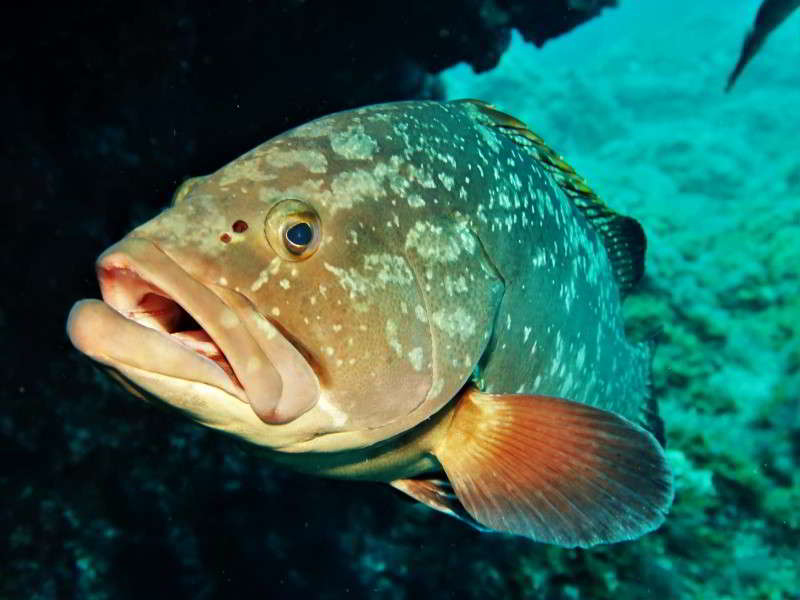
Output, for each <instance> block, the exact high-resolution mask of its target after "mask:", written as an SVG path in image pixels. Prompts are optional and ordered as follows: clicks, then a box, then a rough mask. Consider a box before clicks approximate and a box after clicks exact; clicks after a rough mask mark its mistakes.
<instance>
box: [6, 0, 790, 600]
mask: <svg viewBox="0 0 800 600" xmlns="http://www.w3.org/2000/svg"><path fill="white" fill-rule="evenodd" d="M526 1H530V0H515V2H517V3H518V4H517V5H518V6H521V5H523V4H524V3H525V2H526ZM536 1H538V0H536ZM542 1H544V0H542ZM550 1H552V2H553V3H557V0H550ZM571 1H572V2H575V3H577V2H578V0H571ZM583 1H584V2H585V1H586V0H583ZM511 2H512V0H495V2H494V3H489V2H486V3H483V0H472V1H471V2H465V3H464V4H465V5H470V6H471V7H473V8H472V10H477V9H476V8H474V7H475V6H477V5H479V4H480V5H481V6H484V5H485V6H486V7H489V8H488V9H487V10H488V13H487V14H488V15H489V17H488V18H496V17H497V15H496V14H494V13H492V11H491V5H492V4H494V5H500V6H505V5H507V4H510V3H511ZM279 4H280V3H274V6H277V5H279ZM306 4H313V3H302V2H296V1H295V2H285V3H283V4H281V7H282V8H281V14H283V9H286V11H287V12H286V14H287V15H288V17H287V18H286V19H284V20H283V21H280V20H279V22H280V23H282V25H281V27H275V26H274V24H273V23H274V22H273V21H272V17H276V15H277V13H275V14H270V15H269V17H270V18H269V19H267V20H266V24H264V23H262V21H261V20H260V19H261V18H262V14H261V13H260V12H259V11H260V7H259V5H258V3H250V4H248V5H247V6H248V7H249V8H248V9H247V10H242V11H237V10H234V8H233V7H232V6H229V5H225V6H224V7H222V5H220V7H218V8H217V9H208V10H207V7H206V6H205V5H197V6H194V5H192V6H189V5H187V4H185V3H183V4H182V3H175V4H174V5H173V4H171V3H162V4H159V7H160V9H159V10H155V9H153V10H152V12H151V9H150V8H148V7H147V6H144V8H143V9H142V8H140V7H133V8H132V7H131V6H129V5H124V4H120V5H119V6H118V7H117V6H111V5H108V6H106V5H103V6H100V5H98V6H97V7H94V9H91V8H89V7H87V8H86V14H84V12H83V11H75V10H74V9H72V8H70V7H68V6H66V7H63V8H62V9H60V12H59V11H58V10H56V11H55V12H52V13H48V14H47V15H44V14H39V13H38V12H37V14H36V15H35V19H33V21H34V26H33V27H32V33H30V34H29V33H28V31H26V30H25V29H24V28H20V32H19V38H20V40H19V43H16V41H15V40H13V38H10V39H11V42H10V43H7V45H6V47H4V48H3V49H2V50H1V51H0V64H2V65H3V66H4V67H5V68H6V69H7V70H8V72H9V73H8V77H7V78H6V79H7V81H6V83H7V84H8V85H7V88H8V90H9V91H10V92H11V94H9V100H10V101H9V102H6V100H7V99H6V98H5V96H3V97H2V98H0V105H2V106H3V107H5V108H6V110H5V111H4V114H7V115H10V117H11V118H9V119H8V121H9V123H8V126H7V129H6V135H7V138H8V139H5V140H4V141H6V142H7V144H6V145H4V147H3V149H2V152H3V155H2V161H0V171H2V167H5V171H3V173H4V174H5V175H6V176H5V178H4V179H3V181H4V182H5V183H6V185H7V189H6V191H5V192H4V194H5V195H4V198H6V199H7V200H8V201H9V205H10V206H11V208H10V209H9V210H8V211H6V215H5V220H4V224H5V226H6V227H8V229H9V230H10V234H7V235H5V236H3V238H2V239H3V240H4V241H5V242H6V244H7V247H6V252H4V253H0V257H2V259H4V260H5V262H4V263H3V264H4V265H5V270H4V273H3V282H4V286H5V288H4V291H5V295H4V296H3V298H4V300H3V303H2V305H0V331H1V332H2V333H1V334H0V337H1V338H2V341H5V342H6V343H7V346H8V348H7V349H5V351H4V352H1V353H0V355H2V357H3V358H4V360H3V361H2V362H0V373H2V376H3V377H4V383H3V384H2V386H0V387H1V388H2V392H0V396H2V402H0V406H2V408H0V463H2V468H0V496H2V499H3V500H2V501H3V504H2V506H3V509H4V511H3V517H4V518H3V517H0V558H2V560H0V600H5V599H6V598H9V599H16V598H26V599H27V598H32V599H36V600H61V599H63V598H79V599H81V600H83V599H92V600H107V599H112V598H113V599H115V600H116V599H123V600H124V599H128V598H131V599H133V598H136V599H139V598H142V597H145V598H153V599H155V598H162V597H163V598H171V599H173V598H191V599H192V600H195V599H200V600H208V599H213V598H292V599H294V598H313V599H317V598H319V599H326V600H327V599H337V598H350V599H360V598H370V599H371V598H378V599H383V598H387V599H390V600H405V599H411V598H431V597H435V598H437V599H438V598H440V597H441V598H456V599H460V598H465V599H475V600H484V599H506V598H509V599H514V600H517V599H526V600H528V599H530V600H534V599H540V598H542V599H546V600H562V599H564V600H572V599H589V600H593V599H598V600H605V599H619V600H638V599H647V600H649V599H659V600H660V599H676V600H683V599H687V600H707V599H711V600H716V599H730V600H739V599H744V600H773V599H775V600H798V599H799V598H800V591H799V590H800V567H798V564H800V548H799V546H800V544H799V543H798V539H800V475H798V473H799V472H800V469H799V468H800V341H798V328H799V327H800V325H798V324H799V323H800V152H798V135H799V134H800V69H798V65H800V11H798V14H796V15H794V16H793V17H792V18H790V19H789V20H787V22H786V23H784V24H783V25H782V26H781V27H780V28H779V29H778V30H777V31H776V32H775V33H774V34H773V35H772V36H771V38H770V39H769V40H768V42H767V44H766V45H765V47H764V48H763V50H762V51H761V53H760V54H759V55H758V56H757V57H756V58H755V60H753V62H752V63H751V64H750V65H749V66H748V67H747V68H746V70H745V71H744V73H743V75H742V76H741V77H740V79H739V81H738V82H737V84H736V86H735V88H734V89H733V91H732V93H730V94H725V93H724V92H723V88H724V86H725V82H726V79H727V77H728V73H729V72H730V70H731V69H732V67H733V65H734V63H735V62H736V58H737V56H738V53H739V49H740V47H741V43H742V39H743V37H744V35H745V32H746V31H747V29H748V28H749V26H750V24H751V22H752V20H753V17H754V15H755V12H756V10H757V8H758V6H759V4H760V0H739V1H735V0H695V1H693V2H689V1H687V0H621V2H620V7H618V8H616V9H613V10H606V11H605V12H604V13H603V14H602V16H600V17H598V18H596V19H593V20H592V21H590V22H588V23H586V24H584V25H581V26H580V27H578V28H577V29H575V30H573V31H571V32H570V33H568V34H566V35H563V36H562V37H560V38H557V39H554V40H551V41H549V42H548V43H547V44H546V45H545V46H544V47H543V48H541V49H537V48H535V47H533V46H531V45H529V44H527V43H525V42H523V41H522V40H520V39H519V38H518V37H515V38H514V40H513V42H512V45H511V47H510V49H509V50H508V52H507V53H506V54H505V55H504V57H503V59H502V61H501V63H500V65H499V66H498V67H497V68H496V69H493V70H491V71H489V72H486V73H482V74H478V75H476V74H474V73H473V72H472V71H471V69H470V68H469V67H467V66H457V67H455V68H452V69H450V70H448V71H446V72H444V73H442V74H439V75H437V76H436V77H438V78H439V81H440V82H441V86H438V85H431V86H430V87H429V88H428V89H429V90H439V89H442V90H444V93H445V94H446V96H447V97H449V98H463V97H473V98H480V99H483V100H486V101H489V102H492V103H494V104H495V105H496V106H498V107H499V108H500V109H502V110H504V111H506V112H508V113H510V114H513V115H515V116H517V117H519V118H520V119H523V120H524V121H526V122H527V123H528V124H529V126H530V128H531V129H532V130H534V131H535V132H537V133H539V134H540V135H541V136H542V137H543V138H544V139H545V140H546V141H547V142H548V143H549V144H550V145H551V146H552V147H554V148H555V149H556V150H558V151H559V152H560V153H561V154H562V155H563V156H564V157H565V159H566V160H567V161H568V162H569V163H570V164H572V165H573V166H574V167H576V169H577V170H578V171H579V172H580V173H581V174H582V175H583V176H584V177H585V178H586V179H587V181H588V182H589V184H590V185H591V186H592V187H593V188H594V189H595V190H596V191H597V192H598V194H599V196H600V197H601V198H602V199H604V200H605V201H606V202H607V203H608V204H609V205H610V206H611V207H613V208H615V209H617V210H618V211H620V212H622V213H624V214H627V215H631V216H633V217H635V218H636V219H637V220H638V221H639V222H641V224H642V225H643V227H644V229H645V231H646V233H647V237H648V241H649V247H648V253H647V261H646V275H645V278H644V280H643V281H642V282H641V284H640V285H639V286H638V288H637V290H636V292H635V293H634V294H632V295H631V296H630V297H628V299H627V300H626V303H625V311H626V315H627V326H628V329H629V331H628V335H629V337H630V338H631V339H642V338H644V337H647V336H649V335H650V334H652V332H653V331H654V330H657V329H660V330H661V331H662V334H661V336H660V345H659V346H658V349H657V352H656V355H655V359H654V364H653V368H654V382H653V384H654V391H655V393H656V395H657V397H658V398H659V400H660V406H661V414H662V416H663V417H664V420H665V422H666V427H667V457H668V460H669V461H670V463H671V465H672V468H673V471H674V473H675V485H676V497H675V502H674V505H673V507H672V510H671V512H670V514H669V515H668V518H667V520H666V522H665V523H664V525H663V526H662V527H660V528H659V529H658V530H657V531H655V532H653V533H651V534H648V535H646V536H644V537H642V538H641V539H638V540H636V541H632V542H628V543H621V544H615V545H611V546H600V547H594V548H592V549H589V550H581V549H563V548H557V547H553V546H547V545H543V544H537V543H534V542H532V541H530V540H528V539H523V538H520V537H513V536H508V535H502V534H489V533H482V532H479V531H477V530H475V529H472V528H470V527H469V526H467V525H465V524H464V523H462V522H460V521H457V520H456V519H452V518H449V517H446V516H444V515H441V514H439V513H436V512H434V511H432V510H429V509H428V508H426V507H424V506H422V505H420V504H418V503H415V502H412V501H408V499H407V498H405V497H404V496H402V495H401V494H400V493H399V492H395V491H393V490H392V489H391V488H390V487H389V486H387V485H384V484H377V483H365V482H352V481H336V480H326V479H322V478H316V477H310V476H306V475H301V474H298V473H294V472H291V471H289V470H287V469H283V468H280V467H278V466H276V465H274V464H272V463H271V462H269V461H266V460H264V459H263V457H261V456H258V455H256V454H253V453H251V452H246V451H244V450H243V448H242V445H241V444H240V443H238V442H237V441H236V440H234V439H232V438H229V437H225V436H223V435H220V434H218V433H217V432H214V431H211V430H210V429H207V428H204V427H201V426H198V425H197V424H195V423H192V422H191V421H190V420H188V419H186V418H184V417H183V416H182V415H177V414H173V413H169V412H166V411H163V410H161V409H160V407H158V406H156V405H155V404H148V403H145V402H142V401H141V400H140V399H139V398H136V397H134V396H132V395H130V394H128V393H126V392H125V391H124V390H121V389H119V387H118V386H117V385H116V384H115V383H114V382H113V381H111V380H110V379H109V378H107V377H105V376H104V375H102V374H101V373H100V372H99V371H98V370H97V369H95V368H94V367H93V366H92V364H91V363H90V361H89V360H88V359H87V358H86V357H85V356H83V355H81V354H80V353H79V352H77V351H76V350H75V349H74V348H72V346H71V344H70V343H69V340H68V339H67V337H66V336H65V335H64V321H65V318H66V315H67V312H68V310H69V308H70V306H72V304H73V302H75V301H76V300H77V299H79V298H82V297H87V296H91V297H97V296H98V295H99V292H98V286H97V281H96V278H95V273H94V269H93V260H94V258H95V257H96V256H97V255H98V254H99V253H100V252H102V250H103V249H104V248H106V247H108V246H109V245H110V244H112V243H113V242H115V241H116V240H118V239H120V238H121V237H122V236H123V235H125V234H126V233H127V232H128V231H130V230H131V229H132V228H133V227H135V226H137V225H139V224H140V223H142V222H144V221H145V220H147V219H149V218H150V217H152V216H153V215H155V214H157V212H158V211H160V210H161V209H162V208H163V207H164V206H165V205H166V204H167V202H168V201H169V198H170V195H171V194H172V192H173V191H174V189H175V187H176V185H177V184H178V183H179V182H180V181H182V180H183V178H184V177H186V176H191V175H200V174H203V173H208V172H210V171H212V170H213V169H216V168H219V167H220V166H222V165H223V164H224V163H225V162H226V161H228V160H231V159H233V158H235V157H236V156H238V155H240V154H241V153H242V152H245V151H246V150H248V149H249V148H250V147H252V146H254V145H255V144H257V143H261V142H263V141H265V140H266V139H268V138H269V137H270V136H272V135H274V134H277V133H279V132H281V131H284V130H285V129H287V128H288V127H290V126H293V125H295V124H300V123H301V122H302V121H304V120H306V119H308V118H311V117H313V116H319V115H322V114H325V113H330V112H332V111H334V110H338V109H341V108H344V107H345V106H350V105H354V104H358V103H362V104H363V103H368V102H377V101H379V100H395V99H400V98H399V96H400V95H402V94H403V92H402V91H403V90H418V88H417V87H416V83H417V82H418V80H417V79H415V77H419V78H421V77H422V70H421V69H422V67H420V66H419V65H417V64H412V65H405V64H399V63H398V64H394V63H393V64H389V65H388V67H387V66H386V65H384V64H383V63H382V62H381V61H382V58H381V56H384V57H385V55H381V54H380V53H379V52H377V51H378V50H381V49H385V48H393V47H392V45H391V43H390V40H391V39H392V38H391V36H387V37H384V35H383V34H384V33H387V32H385V31H382V30H381V29H380V27H381V25H380V23H383V22H384V21H381V19H379V18H378V16H379V15H378V14H377V13H380V12H382V11H389V10H391V7H392V4H390V3H384V4H382V5H381V6H380V10H377V9H376V11H375V13H374V14H371V13H369V11H366V13H365V14H363V15H362V14H361V13H360V12H359V10H358V8H357V7H356V8H351V10H350V11H349V12H348V11H347V10H341V11H339V10H337V9H334V8H330V7H332V6H336V7H340V6H342V5H343V4H344V3H330V4H325V6H326V10H329V11H330V12H329V13H326V12H324V11H323V13H322V16H321V17H320V16H319V15H318V18H317V21H313V22H312V23H310V24H309V23H307V22H305V21H302V20H301V19H300V18H299V17H298V15H300V14H301V13H302V12H303V11H302V10H299V9H298V7H301V8H302V7H303V6H304V5H306ZM319 4H320V5H323V4H324V3H319ZM365 4H366V3H365ZM375 5H376V6H377V5H378V3H375ZM153 6H155V5H153ZM274 6H270V8H271V9H274ZM287 7H294V8H292V9H290V8H287ZM294 9H298V10H297V11H294ZM355 13H358V14H357V15H356V16H358V17H359V18H361V17H363V19H364V23H365V24H366V26H365V27H363V28H362V30H363V33H364V34H365V35H363V36H357V35H355V34H353V39H352V40H349V41H352V42H353V44H352V45H351V44H350V43H349V41H348V43H345V44H342V45H341V46H337V47H336V48H331V52H330V55H328V54H327V53H326V55H325V56H318V54H317V52H316V50H315V48H318V47H320V46H322V47H325V44H329V45H332V44H333V42H331V40H333V41H335V42H336V43H338V42H339V41H340V40H341V37H342V36H343V35H344V34H343V33H342V32H343V31H351V30H349V29H346V27H344V26H345V25H351V26H352V24H353V22H354V19H355V16H354V14H355ZM415 14H419V13H415ZM243 15H244V16H243ZM464 17H465V15H459V14H453V15H452V16H450V14H449V13H447V14H446V15H445V17H443V18H447V19H452V20H453V22H455V21H456V20H457V19H462V18H464ZM337 18H338V19H339V21H338V22H337V21H336V19H337ZM293 19H294V21H293ZM371 19H377V20H374V21H373V20H371ZM9 20H10V21H11V19H9ZM464 20H465V21H466V20H467V19H466V18H464ZM244 21H246V23H244V24H245V25H246V26H245V27H242V24H243V22H244ZM287 23H289V24H288V25H287ZM359 23H360V21H359ZM397 23H398V24H399V25H400V26H405V25H407V24H406V23H403V22H402V20H398V21H397ZM15 24H16V22H15ZM392 24H393V25H394V24H395V20H394V19H393V20H392ZM417 25H420V24H419V23H417ZM263 27H266V28H267V31H268V32H269V34H270V35H269V38H265V36H264V34H263V29H262V28H263ZM420 28H421V29H424V28H422V27H420ZM279 29H280V30H279ZM456 29H457V28H456ZM398 30H399V28H398ZM432 31H433V35H432V36H429V37H428V42H427V43H428V46H424V47H425V48H429V47H430V46H431V45H432V46H434V49H435V47H436V45H437V43H438V42H437V40H438V37H437V35H436V31H437V30H436V29H435V28H434V29H432ZM441 31H442V32H443V33H442V35H443V36H444V37H446V32H447V30H446V29H444V30H441ZM220 33H223V35H220ZM351 33H352V31H351ZM391 33H395V31H393V32H391ZM428 33H430V32H428ZM280 34H283V35H280ZM400 34H401V35H400V36H398V39H399V38H402V39H405V40H406V41H407V40H408V38H409V37H411V36H418V34H419V30H418V29H415V28H413V27H409V28H408V30H403V31H400ZM317 35H319V36H321V37H316V36H317ZM348 35H349V34H348ZM404 36H405V37H404ZM451 39H455V36H451ZM431 40H433V41H431ZM270 41H271V42H272V45H270V44H269V43H268V42H270ZM313 42H317V45H316V46H315V45H314V44H313ZM481 43H486V40H485V39H484V40H482V41H481V40H476V41H475V44H481ZM410 44H411V45H416V44H417V37H415V38H414V39H413V40H412V42H410ZM16 46H18V47H19V48H17V47H16ZM445 46H447V44H445V43H442V47H445ZM474 47H477V46H473V48H474ZM26 48H27V51H30V56H29V55H28V53H27V51H26ZM265 48H266V50H265ZM276 48H277V50H276ZM365 48H367V49H368V50H365ZM309 49H311V50H309ZM414 50H415V51H416V50H419V48H416V47H415V48H414ZM259 51H260V53H259ZM392 51H393V50H392ZM405 52H408V49H407V47H406V50H405ZM365 53H367V54H368V55H366V56H365ZM373 53H374V55H373ZM388 54H391V52H389V53H388ZM445 54H446V53H445ZM462 55H464V54H463V53H462V54H459V56H462ZM399 56H400V59H398V60H399V61H400V63H402V62H403V61H404V60H405V58H404V57H405V56H406V55H405V54H403V53H402V52H401V53H400V54H399ZM430 56H434V57H435V58H436V59H437V60H440V62H439V63H437V64H441V61H444V62H446V56H444V57H442V56H435V52H434V53H433V54H431V55H430ZM318 58H324V59H328V60H325V61H321V64H323V68H319V63H320V61H319V60H318ZM304 61H305V62H304ZM298 65H300V66H298ZM303 65H305V67H303ZM309 65H310V67H309ZM315 65H316V66H317V70H316V71H314V70H313V68H312V67H313V66H315ZM384 67H385V68H384ZM327 71H330V73H327ZM309 72H310V73H311V75H310V76H309ZM4 73H5V72H4ZM253 73H255V74H256V76H255V77H254V76H253ZM395 77H396V78H397V80H398V81H399V84H398V85H393V86H386V84H387V82H391V83H394V78H395ZM432 77H433V76H432ZM309 83H314V84H315V85H308V84H309ZM373 87H374V89H373ZM340 88H341V89H340ZM387 90H389V91H387ZM398 90H400V91H398ZM410 93H412V92H411V91H408V92H407V94H410ZM365 98H366V99H365ZM287 106H288V108H287ZM9 141H10V143H9ZM6 146H9V147H11V150H10V151H9V150H8V149H7V148H6ZM8 157H10V158H11V160H10V161H9V160H7V158H8Z"/></svg>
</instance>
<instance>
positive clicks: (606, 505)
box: [412, 388, 673, 547]
mask: <svg viewBox="0 0 800 600" xmlns="http://www.w3.org/2000/svg"><path fill="white" fill-rule="evenodd" d="M456 402H457V404H456V406H455V408H454V414H453V417H452V419H451V421H450V424H449V428H448V429H447V432H446V434H445V435H443V437H442V438H441V440H440V441H439V443H438V444H437V446H436V447H435V448H434V449H433V453H434V455H435V456H436V457H437V458H438V460H439V461H440V462H441V464H442V466H443V468H444V470H445V472H446V474H447V477H448V478H449V480H450V482H451V483H452V486H453V489H454V490H455V493H456V495H457V497H458V500H460V503H461V505H463V508H464V510H465V511H466V512H467V513H468V514H469V515H470V516H471V517H472V518H474V519H475V520H476V521H477V522H478V523H480V524H482V525H484V526H486V527H489V528H491V529H495V530H498V531H504V532H509V533H515V534H518V535H523V536H526V537H530V538H532V539H534V540H537V541H540V542H546V543H550V544H558V545H560V546H567V547H573V546H582V547H588V546H593V545H595V544H604V543H611V542H618V541H622V540H628V539H632V538H636V537H639V536H641V535H643V534H645V533H647V532H648V531H651V530H653V529H655V528H657V527H658V526H659V525H660V524H661V523H662V522H663V520H664V516H665V514H666V512H667V510H668V508H669V506H670V504H671V502H672V495H673V492H672V476H671V473H670V470H669V467H668V465H667V463H666V460H665V457H664V453H663V451H662V449H661V447H660V446H659V444H658V442H657V441H656V440H655V438H654V437H653V436H652V435H651V434H650V433H648V432H647V431H645V430H644V429H642V428H641V427H639V426H637V425H635V424H633V423H631V422H630V421H628V420H626V419H624V418H622V417H620V416H618V415H616V414H613V413H610V412H607V411H603V410H600V409H597V408H593V407H591V406H587V405H584V404H579V403H576V402H571V401H569V400H563V399H560V398H552V397H547V396H530V395H491V394H484V393H481V392H479V391H477V390H475V389H474V388H470V389H468V390H466V391H465V392H464V393H463V394H462V396H461V397H460V398H459V399H458V400H457V401H456ZM412 495H413V494H412ZM440 510H441V509H440Z"/></svg>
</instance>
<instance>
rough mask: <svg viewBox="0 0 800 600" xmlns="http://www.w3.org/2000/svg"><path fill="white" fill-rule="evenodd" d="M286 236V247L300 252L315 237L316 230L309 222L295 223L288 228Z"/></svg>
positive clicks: (291, 250)
mask: <svg viewBox="0 0 800 600" xmlns="http://www.w3.org/2000/svg"><path fill="white" fill-rule="evenodd" d="M284 237H285V238H286V248H287V249H288V250H289V252H295V253H297V254H299V253H300V252H302V251H303V250H304V249H305V247H306V246H308V245H309V244H310V243H311V240H312V239H313V238H314V230H313V229H311V225H309V224H308V223H295V224H294V225H292V226H291V227H287V228H286V233H285V234H284Z"/></svg>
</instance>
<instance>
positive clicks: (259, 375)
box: [67, 238, 316, 424]
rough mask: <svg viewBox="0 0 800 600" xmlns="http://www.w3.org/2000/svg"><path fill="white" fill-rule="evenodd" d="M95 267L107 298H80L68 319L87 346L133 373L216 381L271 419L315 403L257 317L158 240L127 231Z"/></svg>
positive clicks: (78, 342)
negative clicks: (251, 323)
mask: <svg viewBox="0 0 800 600" xmlns="http://www.w3.org/2000/svg"><path fill="white" fill-rule="evenodd" d="M96 270H97V278H98V281H99V283H100V290H101V294H102V297H103V300H102V301H100V300H82V301H80V302H78V303H76V304H75V306H74V307H73V308H72V311H71V312H70V316H69V318H68V321H67V334H68V335H69V337H70V339H71V341H72V343H73V345H75V347H76V348H77V349H78V350H81V351H82V352H83V353H84V354H87V355H89V356H90V357H92V358H94V359H95V360H97V361H99V362H101V363H103V364H106V365H108V366H110V367H112V368H113V369H115V370H117V371H121V372H122V373H123V374H124V375H126V377H128V378H131V377H130V374H129V373H130V372H131V371H133V372H136V371H137V370H138V371H144V372H147V373H149V374H153V373H155V374H158V375H160V376H163V377H165V378H167V381H169V379H173V380H182V381H183V382H192V383H199V384H205V385H207V386H211V387H214V388H217V389H219V390H221V391H223V392H225V393H226V394H228V395H229V396H233V397H235V398H238V399H239V400H240V401H242V402H245V403H248V404H250V406H251V408H253V410H254V412H256V414H257V415H258V417H259V418H260V419H261V420H262V421H264V422H265V423H269V424H281V423H286V422H289V421H292V420H294V419H295V418H297V417H298V416H300V414H302V413H303V412H305V411H306V410H308V409H309V408H310V407H311V405H313V403H314V401H315V400H316V398H315V397H314V398H311V394H306V396H304V397H302V398H301V399H300V401H299V402H298V401H297V400H296V399H294V400H292V399H287V398H285V395H286V392H290V391H292V390H291V389H288V390H287V389H285V388H287V387H288V388H292V386H291V385H289V386H285V385H284V381H283V378H282V377H281V373H280V372H279V371H278V369H277V368H276V365H274V364H273V363H272V361H271V360H270V359H269V357H268V356H267V354H266V353H265V352H264V349H263V348H262V347H261V346H259V344H258V342H257V341H256V339H254V337H253V335H252V334H251V332H250V331H249V329H248V327H247V326H246V323H245V321H246V320H247V319H248V318H251V317H250V316H248V315H239V314H237V312H235V311H234V310H232V309H231V308H230V307H229V306H228V305H227V304H225V302H223V300H222V299H221V298H220V297H219V296H218V295H217V294H215V293H214V292H213V291H211V289H210V287H209V286H206V285H204V284H202V283H200V282H199V281H198V280H196V279H195V278H194V277H192V276H191V275H190V274H189V273H187V272H186V271H185V270H183V268H181V267H180V266H179V265H178V264H177V263H176V262H175V261H174V260H172V258H170V257H169V256H168V255H167V254H165V253H164V252H163V251H161V249H159V248H158V247H157V246H156V245H155V244H153V243H152V242H150V241H148V240H146V239H142V238H126V239H125V240H123V241H122V242H120V243H118V244H116V245H114V246H112V247H111V248H109V249H108V250H106V251H105V252H104V253H103V254H102V255H101V256H100V257H99V258H98V260H97V264H96ZM166 385H167V386H169V383H167V384H166ZM306 387H309V386H306ZM150 391H152V392H153V393H154V394H155V395H156V396H159V397H165V396H169V395H170V394H169V393H163V390H161V389H155V390H150ZM311 391H313V390H311ZM197 393H198V394H199V393H201V392H197Z"/></svg>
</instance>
